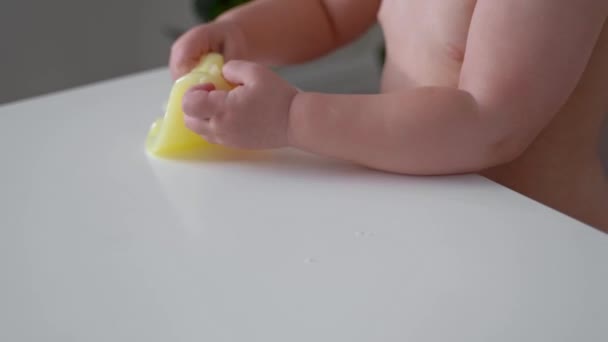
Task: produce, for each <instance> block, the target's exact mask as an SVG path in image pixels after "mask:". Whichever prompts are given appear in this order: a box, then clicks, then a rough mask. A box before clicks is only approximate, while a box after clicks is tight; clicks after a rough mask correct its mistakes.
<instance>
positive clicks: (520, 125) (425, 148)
mask: <svg viewBox="0 0 608 342" xmlns="http://www.w3.org/2000/svg"><path fill="white" fill-rule="evenodd" d="M607 12H608V3H607V2H605V1H596V0H579V1H571V0H535V1H530V0H510V1H499V2H497V1H494V0H478V1H477V5H476V8H475V12H474V15H473V18H472V22H471V28H470V31H469V37H468V41H467V48H466V53H465V60H464V64H463V67H462V71H461V77H460V83H459V87H458V88H457V89H456V88H447V87H425V88H415V89H408V90H402V91H398V92H394V93H389V94H382V95H324V94H315V93H299V94H298V95H296V97H295V99H294V100H293V102H292V104H291V108H290V121H289V140H290V143H291V144H292V145H294V146H296V147H298V148H301V149H304V150H308V151H311V152H314V153H319V154H323V155H327V156H332V157H338V158H343V159H348V160H351V161H354V162H358V163H361V164H364V165H367V166H369V167H373V168H377V169H383V170H387V171H393V172H399V173H407V174H447V173H460V172H475V171H479V170H481V169H484V168H487V167H491V166H494V165H497V164H501V163H505V162H508V161H510V160H512V159H514V158H516V157H517V156H518V155H520V154H521V153H522V152H523V151H524V150H525V149H526V148H527V147H528V146H529V144H530V143H531V142H532V141H533V140H534V139H535V137H536V136H537V135H538V134H539V133H540V131H541V130H542V129H543V128H544V127H545V126H546V125H547V124H548V123H549V121H550V120H551V119H552V117H553V116H554V114H555V113H556V112H557V111H558V110H559V109H560V107H561V106H562V105H563V104H564V103H565V101H566V100H567V98H568V97H569V95H570V94H571V92H572V91H573V90H574V88H575V87H576V85H577V83H578V81H579V79H580V77H581V75H582V72H583V71H584V69H585V66H586V64H587V62H588V60H589V57H590V55H591V53H592V51H593V48H594V46H595V43H596V41H597V38H598V35H599V33H600V32H601V30H602V27H603V24H604V21H605V19H606V15H607Z"/></svg>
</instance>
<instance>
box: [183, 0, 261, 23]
mask: <svg viewBox="0 0 608 342" xmlns="http://www.w3.org/2000/svg"><path fill="white" fill-rule="evenodd" d="M246 2H249V0H194V4H193V5H194V11H195V13H196V15H197V16H198V18H199V20H200V21H202V22H207V21H212V20H214V19H215V18H217V17H218V16H220V15H221V14H222V13H224V12H226V11H227V10H229V9H231V8H233V7H236V6H239V5H242V4H244V3H246Z"/></svg>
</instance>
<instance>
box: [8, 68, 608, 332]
mask: <svg viewBox="0 0 608 342" xmlns="http://www.w3.org/2000/svg"><path fill="white" fill-rule="evenodd" d="M169 88H170V83H169V77H168V73H167V72H166V71H165V70H160V71H152V72H147V73H143V74H138V75H134V76H131V77H127V78H123V79H119V80H114V81H110V82H104V83H101V84H97V85H93V86H88V87H84V88H79V89H76V90H73V91H69V92H64V93H61V94H56V95H52V96H47V97H42V98H37V99H32V100H29V101H24V102H21V103H16V104H10V105H6V106H3V107H0V156H1V158H2V162H1V167H0V341H7V342H9V341H10V342H17V341H28V342H29V341H46V342H55V341H57V342H66V341H112V342H123V341H124V342H127V341H129V342H132V341H147V342H156V341H158V342H160V341H205V342H220V341H221V342H224V341H229V342H236V341H247V342H252V341H259V342H290V341H293V342H300V341H301V342H304V341H315V342H320V341H321V342H323V341H328V342H330V341H331V342H340V341H344V342H364V341H365V342H368V341H369V342H372V341H373V342H382V341H386V342H389V341H391V342H393V341H394V342H397V341H399V342H403V341H416V342H427V341H463V342H464V341H467V342H476V341H479V342H482V341H484V342H486V341H535V342H539V341H546V342H557V341H607V340H608V236H607V235H605V234H603V233H600V232H598V231H596V230H594V229H591V228H589V227H587V226H585V225H583V224H580V223H578V222H576V221H574V220H572V219H570V218H568V217H566V216H563V215H561V214H559V213H557V212H555V211H553V210H551V209H548V208H546V207H543V206H541V205H539V204H537V203H535V202H533V201H531V200H529V199H526V198H524V197H522V196H520V195H518V194H515V193H513V192H511V191H509V190H507V189H505V188H502V187H500V186H498V185H496V184H494V183H492V182H490V181H487V180H485V179H483V178H481V177H478V176H458V177H446V178H439V177H436V178H422V177H405V176H397V175H389V174H384V173H380V172H374V171H370V170H365V169H361V168H358V167H354V166H351V165H348V164H344V163H340V162H337V161H330V160H326V159H321V158H317V157H313V156H310V155H306V154H303V153H300V152H295V151H290V150H285V151H277V152H274V153H269V154H267V155H261V156H258V155H255V156H236V157H234V158H232V159H231V160H213V159H211V160H192V161H182V162H175V161H165V160H156V159H153V158H150V157H148V156H147V155H146V154H145V153H144V149H143V141H144V138H145V135H146V132H147V129H148V127H149V124H150V123H151V122H152V121H153V119H154V118H156V117H158V116H159V115H161V113H160V108H161V105H162V103H163V101H164V100H165V99H166V96H167V95H168V90H169Z"/></svg>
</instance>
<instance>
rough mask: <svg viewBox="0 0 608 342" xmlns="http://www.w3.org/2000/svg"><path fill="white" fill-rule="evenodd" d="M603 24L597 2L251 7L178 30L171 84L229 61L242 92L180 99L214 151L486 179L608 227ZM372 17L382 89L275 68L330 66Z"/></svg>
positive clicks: (397, 0)
mask: <svg viewBox="0 0 608 342" xmlns="http://www.w3.org/2000/svg"><path fill="white" fill-rule="evenodd" d="M607 17H608V1H602V0H577V1H573V0H508V1H496V0H383V1H380V0H361V1H359V0H255V1H252V2H249V3H248V4H247V5H244V6H241V7H238V8H236V9H234V10H232V11H229V12H227V13H226V14H224V15H222V16H221V17H219V18H218V19H217V20H215V21H214V22H211V23H208V24H204V25H201V26H198V27H195V28H193V29H192V30H190V31H189V32H187V33H186V34H184V35H183V36H182V37H181V38H179V39H178V40H177V42H176V43H175V44H174V46H173V48H172V51H171V61H170V68H171V72H172V75H173V77H174V78H177V77H179V76H181V75H183V74H185V73H187V72H188V71H189V70H190V68H192V67H193V66H194V65H195V63H196V62H197V61H198V60H199V58H200V57H201V55H203V54H205V53H207V52H210V51H218V52H221V53H223V54H224V56H225V57H226V59H227V60H229V62H228V63H227V64H226V65H225V67H224V69H223V73H224V77H225V78H226V79H227V80H229V81H231V82H232V83H234V84H238V85H239V86H238V87H237V88H236V89H235V90H233V91H230V92H225V91H216V90H214V89H213V86H212V85H210V84H204V85H200V86H197V87H194V88H192V89H190V91H189V92H188V93H186V95H185V96H184V99H183V108H184V112H185V113H186V117H185V120H186V125H187V126H188V128H190V129H191V130H193V131H195V132H197V133H198V134H200V135H201V136H202V137H204V138H205V139H207V140H208V141H210V142H213V143H217V144H222V145H227V146H232V147H238V148H245V149H270V148H279V147H285V146H291V147H295V148H299V149H302V150H306V151H309V152H312V153H316V154H320V155H325V156H330V157H335V158H340V159H344V160H348V161H352V162H355V163H359V164H362V165H365V166H367V167H371V168H375V169H379V170H384V171H389V172H396V173H402V174H410V175H441V174H456V173H468V172H476V173H481V174H482V175H484V176H486V177H488V178H490V179H492V180H494V181H496V182H498V183H500V184H503V185H505V186H507V187H510V188H511V189H514V190H516V191H518V192H520V193H522V194H524V195H527V196H529V197H531V198H533V199H536V200H538V201H540V202H542V203H545V204H547V205H549V206H551V207H553V208H555V209H558V210H560V211H562V212H564V213H566V214H569V215H571V216H573V217H574V218H576V219H579V220H581V221H583V222H586V223H588V224H590V225H593V226H595V227H598V228H600V229H602V230H605V231H608V181H607V179H606V175H605V173H604V170H603V169H602V166H601V163H600V159H599V154H598V146H599V139H600V127H601V124H602V120H603V119H604V117H605V114H606V113H608V25H605V22H606V19H607ZM376 20H379V22H380V24H381V26H382V28H383V31H384V34H385V40H386V48H387V54H386V62H385V66H384V72H383V80H382V91H381V93H380V94H374V95H335V94H320V93H313V92H300V91H298V90H297V89H296V88H294V87H293V86H291V85H290V84H288V83H287V82H286V81H284V80H283V79H281V78H280V77H279V76H277V75H276V74H274V73H273V72H272V71H271V70H270V69H268V68H267V67H266V66H269V65H275V66H276V65H285V64H293V63H300V62H305V61H308V60H311V59H314V58H316V57H320V56H322V55H324V54H327V53H329V52H331V51H332V50H334V49H336V48H338V47H340V46H342V45H344V44H346V43H349V42H351V41H353V40H354V39H356V38H357V37H359V36H360V35H361V34H363V33H364V32H365V31H366V30H367V29H369V28H370V27H371V26H372V25H373V24H374V23H375V22H376Z"/></svg>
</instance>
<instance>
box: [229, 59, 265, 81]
mask: <svg viewBox="0 0 608 342" xmlns="http://www.w3.org/2000/svg"><path fill="white" fill-rule="evenodd" d="M264 72H266V69H265V68H264V67H263V66H261V65H259V64H256V63H251V62H246V61H239V60H233V61H229V62H228V63H226V64H224V68H223V69H222V73H223V75H224V78H225V79H226V80H227V81H229V82H231V83H233V84H251V83H256V82H257V80H258V79H259V78H260V76H261V75H263V74H264Z"/></svg>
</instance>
